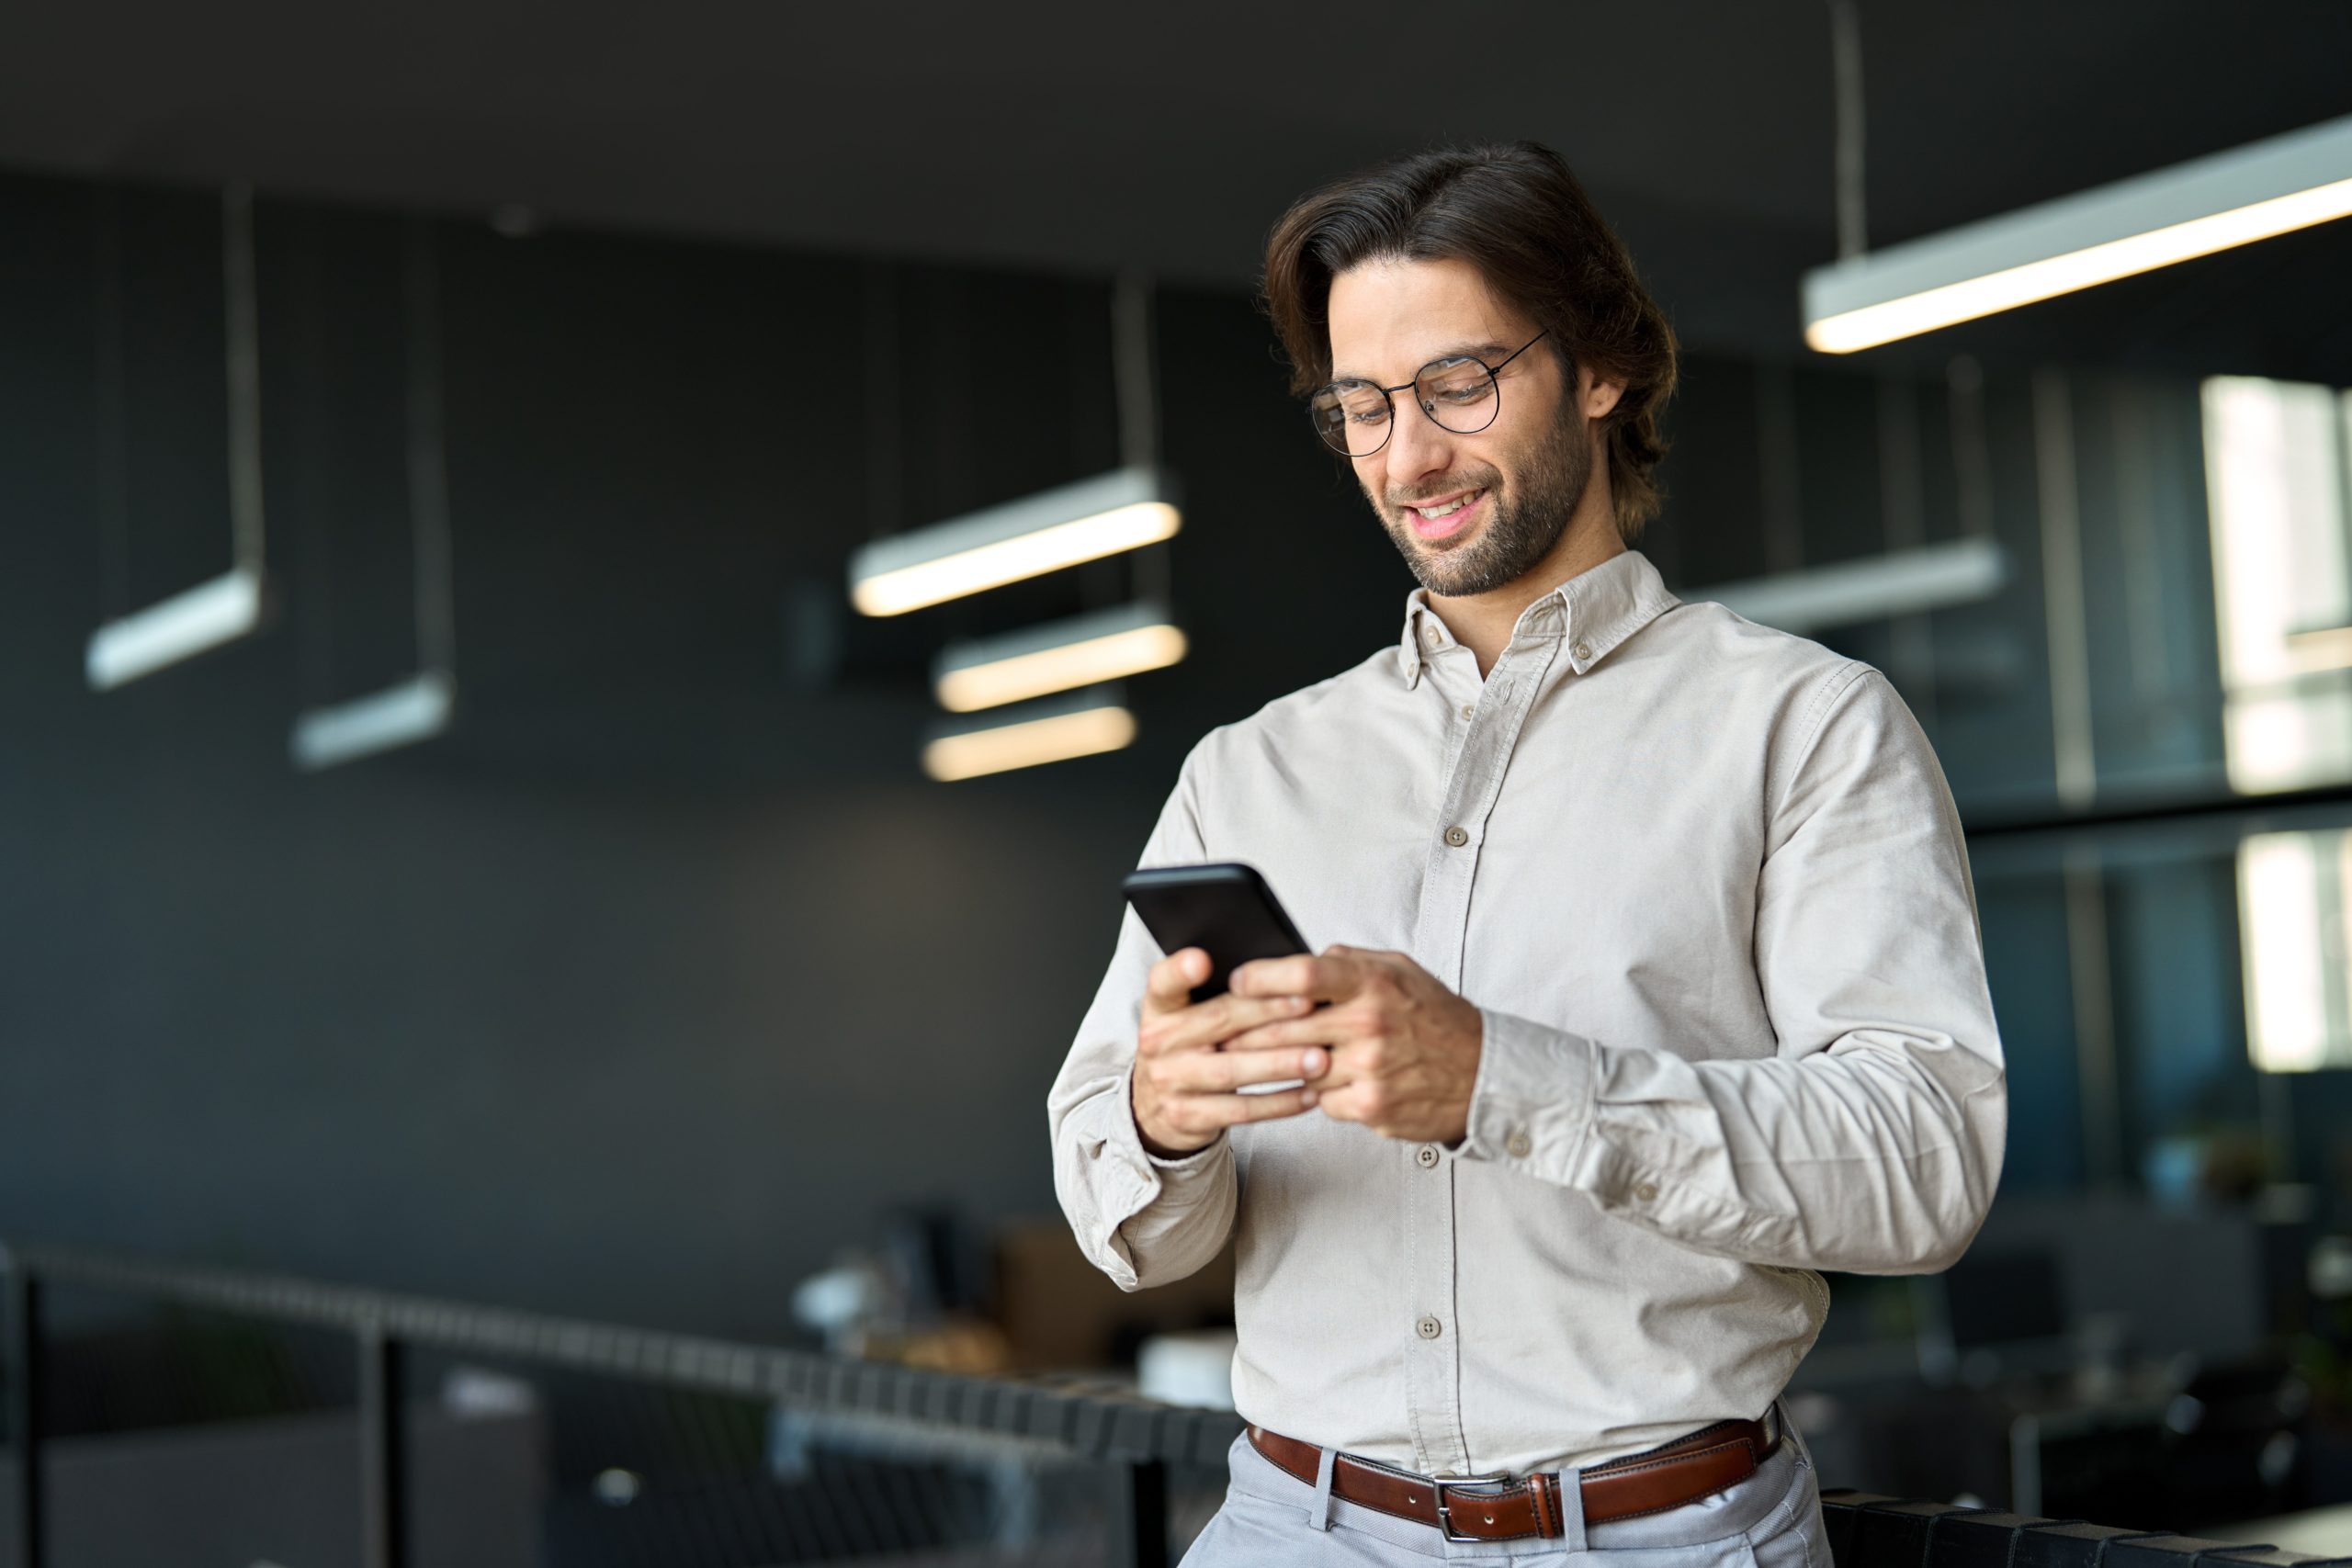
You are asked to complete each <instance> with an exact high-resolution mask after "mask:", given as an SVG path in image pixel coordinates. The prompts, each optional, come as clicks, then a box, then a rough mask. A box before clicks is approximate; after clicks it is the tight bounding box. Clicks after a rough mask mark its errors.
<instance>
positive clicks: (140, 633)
mask: <svg viewBox="0 0 2352 1568" xmlns="http://www.w3.org/2000/svg"><path fill="white" fill-rule="evenodd" d="M261 611H262V574H261V572H260V570H258V569H256V568H251V567H242V566H241V567H238V568H236V569H235V570H232V571H226V572H223V573H221V574H220V576H219V577H216V578H214V579H212V580H211V581H209V582H199V583H198V584H197V585H196V586H195V587H193V588H189V589H184V590H182V591H181V592H177V593H175V594H173V595H172V596H171V597H170V598H168V599H165V600H164V601H162V602H161V603H159V604H150V605H148V606H147V607H146V608H145V609H143V610H140V611H137V612H135V613H133V614H131V615H124V616H122V617H121V618H120V619H119V620H112V621H108V622H107V623H106V624H105V625H104V626H100V627H98V629H97V630H96V631H95V632H92V633H91V634H90V643H89V648H88V650H87V652H86V653H85V655H84V657H83V668H84V670H85V672H86V673H87V674H88V676H89V680H90V685H91V686H92V688H93V689H95V690H96V691H101V692H104V691H107V690H109V689H111V688H113V687H116V686H119V685H121V684H122V683H123V682H126V681H136V680H137V679H139V677H140V676H141V675H148V674H153V672H154V671H158V670H161V669H163V668H164V666H166V665H169V664H176V663H178V662H179V661H180V660H183V659H191V658H194V657H195V656H196V655H197V654H199V653H202V652H204V651H205V650H206V649H212V648H218V647H220V645H221V644H222V643H225V642H234V641H236V640H237V638H239V637H244V636H247V635H248V634H250V633H252V632H254V631H255V630H257V629H258V628H259V627H260V626H261Z"/></svg>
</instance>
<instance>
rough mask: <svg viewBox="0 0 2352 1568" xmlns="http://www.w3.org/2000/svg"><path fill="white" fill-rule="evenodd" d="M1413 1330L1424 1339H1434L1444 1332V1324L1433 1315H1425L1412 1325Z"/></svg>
mask: <svg viewBox="0 0 2352 1568" xmlns="http://www.w3.org/2000/svg"><path fill="white" fill-rule="evenodd" d="M1413 1332H1414V1333H1416V1334H1418V1335H1419V1336H1420V1337H1422V1338H1424V1339H1434V1338H1436V1337H1438V1336H1439V1335H1441V1334H1442V1333H1444V1332H1445V1325H1443V1324H1442V1323H1440V1322H1438V1320H1437V1319H1435V1318H1433V1317H1425V1318H1423V1319H1421V1321H1420V1322H1419V1323H1417V1324H1415V1325H1413Z"/></svg>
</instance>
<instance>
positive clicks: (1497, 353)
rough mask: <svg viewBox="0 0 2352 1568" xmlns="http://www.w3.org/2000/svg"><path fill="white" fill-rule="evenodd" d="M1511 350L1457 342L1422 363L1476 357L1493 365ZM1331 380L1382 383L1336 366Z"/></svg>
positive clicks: (1508, 347)
mask: <svg viewBox="0 0 2352 1568" xmlns="http://www.w3.org/2000/svg"><path fill="white" fill-rule="evenodd" d="M1509 353H1510V344H1504V343H1465V344H1455V345H1453V346H1451V347H1447V348H1442V349H1439V350H1438V351H1437V352H1436V353H1435V354H1432V355H1430V356H1429V357H1428V358H1427V359H1424V360H1422V361H1421V364H1422V365H1434V364H1436V363H1437V362H1438V361H1439V360H1441V359H1476V360H1479V361H1481V362H1483V363H1485V364H1487V365H1492V364H1494V363H1495V362H1496V361H1497V360H1498V359H1500V358H1501V357H1502V356H1503V355H1506V354H1509ZM1414 368H1415V369H1416V370H1418V369H1419V366H1416V367H1414ZM1331 380H1332V381H1333V382H1334V383H1337V382H1340V381H1370V382H1371V383H1372V384H1373V385H1374V386H1379V385H1381V382H1380V379H1379V378H1378V377H1374V376H1365V375H1361V374H1359V373H1357V372H1355V371H1353V370H1341V369H1339V368H1338V367H1333V369H1332V371H1331Z"/></svg>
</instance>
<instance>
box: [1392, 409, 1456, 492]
mask: <svg viewBox="0 0 2352 1568" xmlns="http://www.w3.org/2000/svg"><path fill="white" fill-rule="evenodd" d="M1395 407H1396V412H1394V413H1393V414H1391V415H1390V416H1389V423H1390V426H1391V428H1390V430H1389V432H1388V454H1387V456H1388V477H1389V479H1392V480H1394V481H1396V482H1397V483H1399V484H1412V483H1414V482H1416V481H1417V480H1419V479H1421V478H1422V477H1423V476H1424V475H1428V474H1434V473H1442V472H1443V471H1444V469H1445V467H1446V465H1447V464H1449V463H1451V462H1453V443H1452V442H1451V441H1450V440H1449V439H1448V438H1447V436H1446V433H1445V432H1444V431H1442V430H1441V429H1439V428H1438V424H1437V421H1435V420H1433V419H1431V418H1430V416H1429V415H1428V414H1427V413H1426V412H1423V411H1422V409H1421V405H1420V404H1419V403H1417V402H1415V401H1414V400H1413V394H1412V393H1411V392H1410V391H1409V390H1408V391H1403V392H1399V393H1397V401H1396V404H1395Z"/></svg>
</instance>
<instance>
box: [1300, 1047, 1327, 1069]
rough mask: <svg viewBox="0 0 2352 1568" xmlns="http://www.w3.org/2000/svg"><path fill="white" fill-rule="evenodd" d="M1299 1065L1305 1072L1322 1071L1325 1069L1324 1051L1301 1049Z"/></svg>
mask: <svg viewBox="0 0 2352 1568" xmlns="http://www.w3.org/2000/svg"><path fill="white" fill-rule="evenodd" d="M1298 1066H1299V1068H1300V1070H1301V1071H1303V1072H1308V1073H1319V1072H1321V1071H1322V1070H1323V1053H1322V1052H1320V1051H1301V1052H1300V1053H1299V1054H1298Z"/></svg>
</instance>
